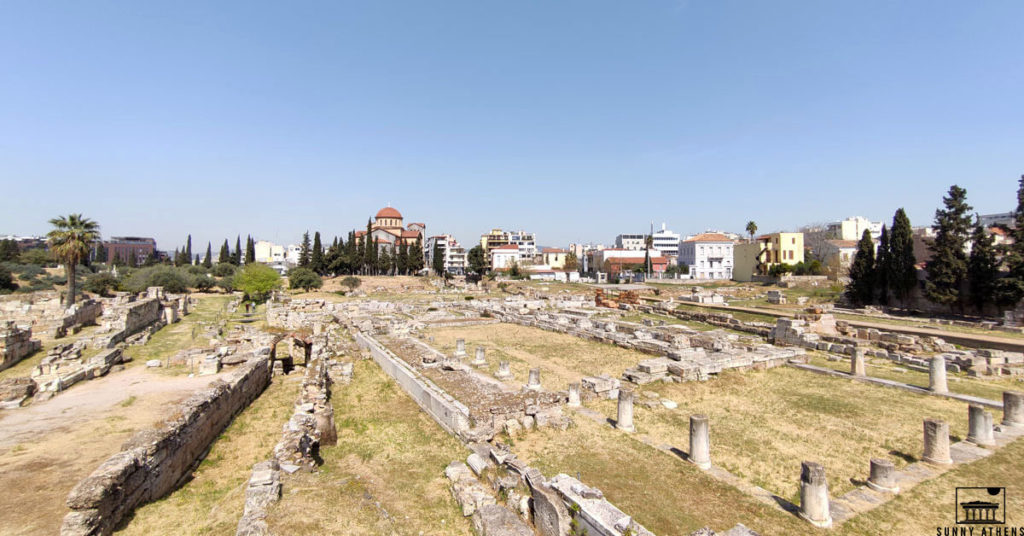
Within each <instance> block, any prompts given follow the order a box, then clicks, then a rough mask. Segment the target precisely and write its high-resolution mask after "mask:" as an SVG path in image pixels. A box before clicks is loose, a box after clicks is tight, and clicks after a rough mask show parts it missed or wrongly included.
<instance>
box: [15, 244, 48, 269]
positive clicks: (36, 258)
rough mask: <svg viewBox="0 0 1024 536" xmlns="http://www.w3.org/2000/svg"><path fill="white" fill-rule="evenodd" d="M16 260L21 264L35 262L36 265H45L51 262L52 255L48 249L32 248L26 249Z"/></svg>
mask: <svg viewBox="0 0 1024 536" xmlns="http://www.w3.org/2000/svg"><path fill="white" fill-rule="evenodd" d="M18 260H20V261H21V264H35V265H37V266H47V265H51V264H53V261H54V257H53V255H51V253H50V252H49V251H46V250H45V249H43V248H32V249H26V250H25V251H23V252H22V253H21V255H19V256H18Z"/></svg>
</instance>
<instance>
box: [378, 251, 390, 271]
mask: <svg viewBox="0 0 1024 536" xmlns="http://www.w3.org/2000/svg"><path fill="white" fill-rule="evenodd" d="M390 268H391V255H390V254H388V248H387V246H385V247H384V249H382V250H381V252H380V255H379V256H378V257H377V272H378V273H379V274H381V275H389V274H388V270H389V269H390Z"/></svg>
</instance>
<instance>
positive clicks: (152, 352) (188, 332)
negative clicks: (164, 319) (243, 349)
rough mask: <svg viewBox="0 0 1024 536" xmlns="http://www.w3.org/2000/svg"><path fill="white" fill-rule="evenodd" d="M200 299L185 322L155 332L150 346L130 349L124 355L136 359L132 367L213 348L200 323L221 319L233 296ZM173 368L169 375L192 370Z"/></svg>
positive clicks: (150, 340)
mask: <svg viewBox="0 0 1024 536" xmlns="http://www.w3.org/2000/svg"><path fill="white" fill-rule="evenodd" d="M196 297H198V298H199V302H198V304H197V305H196V306H195V308H194V309H193V310H192V312H191V313H190V314H188V315H186V316H183V317H182V318H181V321H179V322H176V323H174V324H171V325H169V326H164V327H163V328H162V329H161V330H160V331H157V332H156V333H154V334H153V335H152V336H151V337H150V338H149V342H147V343H146V344H144V345H141V346H129V347H128V348H126V349H125V351H124V354H125V355H126V356H129V357H131V358H132V360H133V362H132V363H131V366H145V364H146V361H148V360H150V359H159V360H161V361H164V362H165V363H166V362H167V359H168V358H170V357H171V356H173V355H174V354H175V353H177V352H178V351H180V350H184V349H187V348H193V347H206V346H208V345H209V343H210V339H209V338H205V337H203V335H202V330H201V328H200V327H199V323H200V322H215V321H216V320H217V319H218V317H219V316H221V315H224V314H226V313H225V312H224V308H225V306H226V305H227V303H228V302H229V301H231V298H232V297H231V296H222V295H197V296H196ZM170 369H171V370H170V372H169V373H187V372H188V369H187V368H186V367H183V366H177V367H170ZM175 369H176V370H175ZM162 372H168V371H162Z"/></svg>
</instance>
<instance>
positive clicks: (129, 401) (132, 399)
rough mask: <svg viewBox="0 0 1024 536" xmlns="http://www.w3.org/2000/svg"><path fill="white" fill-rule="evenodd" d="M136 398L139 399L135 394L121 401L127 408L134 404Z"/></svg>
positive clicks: (123, 406)
mask: <svg viewBox="0 0 1024 536" xmlns="http://www.w3.org/2000/svg"><path fill="white" fill-rule="evenodd" d="M136 400H138V399H137V398H136V397H135V395H132V396H129V397H128V398H126V399H124V400H122V401H121V407H122V408H127V407H128V406H131V405H132V404H134V403H135V401H136Z"/></svg>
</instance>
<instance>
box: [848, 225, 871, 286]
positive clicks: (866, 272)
mask: <svg viewBox="0 0 1024 536" xmlns="http://www.w3.org/2000/svg"><path fill="white" fill-rule="evenodd" d="M876 281H877V275H876V274H875V243H874V242H873V241H872V240H871V231H869V230H867V229H864V234H863V235H861V237H860V241H859V242H857V253H856V254H855V255H854V256H853V264H852V265H851V266H850V284H849V286H847V287H846V292H847V296H848V297H849V298H850V300H851V301H852V302H854V303H856V304H858V305H865V304H868V303H871V299H872V297H873V296H874V294H875V283H876Z"/></svg>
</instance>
